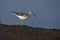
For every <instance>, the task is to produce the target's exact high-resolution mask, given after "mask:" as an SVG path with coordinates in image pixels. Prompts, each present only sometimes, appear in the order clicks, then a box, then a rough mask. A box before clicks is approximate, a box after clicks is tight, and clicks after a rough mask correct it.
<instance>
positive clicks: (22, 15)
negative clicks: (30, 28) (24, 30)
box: [12, 11, 37, 24]
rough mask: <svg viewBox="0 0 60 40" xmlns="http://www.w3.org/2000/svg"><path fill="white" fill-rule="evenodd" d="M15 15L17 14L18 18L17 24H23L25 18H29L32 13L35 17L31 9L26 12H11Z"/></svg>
mask: <svg viewBox="0 0 60 40" xmlns="http://www.w3.org/2000/svg"><path fill="white" fill-rule="evenodd" d="M12 13H13V14H14V15H15V16H17V17H18V18H19V19H20V20H19V21H20V23H19V24H23V21H24V20H25V19H27V18H29V17H30V16H31V15H34V16H35V17H37V16H36V15H35V14H34V13H33V11H28V12H12Z"/></svg>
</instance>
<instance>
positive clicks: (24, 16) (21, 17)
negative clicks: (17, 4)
mask: <svg viewBox="0 0 60 40" xmlns="http://www.w3.org/2000/svg"><path fill="white" fill-rule="evenodd" d="M13 14H14V15H16V14H15V13H13ZM16 16H17V17H18V18H19V19H26V18H28V16H27V15H23V16H19V15H16Z"/></svg>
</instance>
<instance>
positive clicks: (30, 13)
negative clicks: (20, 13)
mask: <svg viewBox="0 0 60 40" xmlns="http://www.w3.org/2000/svg"><path fill="white" fill-rule="evenodd" d="M28 13H29V15H34V16H35V17H37V16H36V15H35V14H34V13H33V11H29V12H28Z"/></svg>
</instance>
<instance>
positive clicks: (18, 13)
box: [12, 12, 28, 16]
mask: <svg viewBox="0 0 60 40" xmlns="http://www.w3.org/2000/svg"><path fill="white" fill-rule="evenodd" d="M12 13H15V14H16V15H19V16H23V15H28V14H26V13H24V12H12Z"/></svg>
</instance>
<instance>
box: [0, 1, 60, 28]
mask: <svg viewBox="0 0 60 40" xmlns="http://www.w3.org/2000/svg"><path fill="white" fill-rule="evenodd" d="M29 10H33V12H34V13H35V14H36V15H37V17H34V16H31V17H30V18H29V19H27V20H25V21H24V25H29V26H33V27H42V28H57V29H60V0H0V23H2V24H8V25H11V24H17V23H18V18H17V17H16V16H15V15H13V14H12V12H13V11H22V12H28V11H29Z"/></svg>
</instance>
